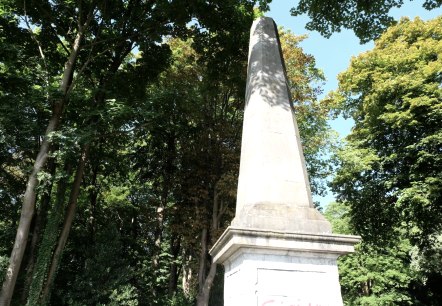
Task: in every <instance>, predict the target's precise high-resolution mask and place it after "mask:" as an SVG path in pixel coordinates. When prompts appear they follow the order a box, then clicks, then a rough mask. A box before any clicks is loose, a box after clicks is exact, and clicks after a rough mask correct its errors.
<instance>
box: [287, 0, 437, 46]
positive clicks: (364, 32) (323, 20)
mask: <svg viewBox="0 0 442 306" xmlns="http://www.w3.org/2000/svg"><path fill="white" fill-rule="evenodd" d="M403 3H404V1H403V0H388V1H385V0H370V1H366V0H345V1H342V0H333V1H321V0H301V1H299V3H298V4H297V6H296V7H294V8H292V10H291V13H292V15H293V16H298V15H301V14H308V16H309V18H310V21H309V22H308V23H307V25H306V27H307V29H309V30H315V31H318V32H319V33H321V34H322V35H324V36H325V37H330V35H332V34H333V32H339V31H340V30H341V29H342V28H344V29H352V30H353V31H354V32H355V34H356V36H358V37H359V39H360V40H361V42H368V41H370V40H372V39H374V38H377V37H379V36H380V35H381V34H382V33H383V32H384V31H385V29H386V28H387V27H388V26H391V25H393V24H395V23H396V21H395V20H394V18H393V17H391V16H390V15H388V12H389V11H390V9H392V8H395V7H401V6H402V4H403ZM441 5H442V1H440V0H425V1H423V3H422V6H423V7H424V8H426V9H428V10H431V9H435V8H438V7H440V6H441Z"/></svg>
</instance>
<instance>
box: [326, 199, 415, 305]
mask: <svg viewBox="0 0 442 306" xmlns="http://www.w3.org/2000/svg"><path fill="white" fill-rule="evenodd" d="M349 210H350V207H349V206H348V205H347V204H346V203H339V202H333V203H330V204H329V205H328V206H327V208H326V209H325V212H324V215H325V217H326V218H327V219H328V220H329V221H330V222H331V224H332V228H333V232H334V233H337V234H346V235H349V234H354V226H353V224H352V222H351V218H350V211H349ZM355 248H356V252H355V253H353V254H350V255H346V256H344V257H342V258H339V259H338V266H339V275H340V284H341V290H342V297H343V300H344V303H345V304H348V305H416V304H418V305H419V303H420V302H421V301H419V299H418V298H417V297H416V294H415V292H413V286H416V284H417V283H419V284H422V283H421V282H420V281H419V279H418V273H417V271H416V269H414V268H413V266H412V265H411V262H412V260H413V259H412V257H411V254H410V251H411V248H412V247H411V245H410V243H409V241H408V240H407V239H406V238H404V237H403V235H402V236H400V237H398V239H397V240H396V241H394V242H393V243H390V244H388V245H385V244H384V245H379V244H378V245H373V244H370V243H366V242H365V241H362V242H361V243H359V244H358V245H356V247H355Z"/></svg>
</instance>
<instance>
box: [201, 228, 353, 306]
mask: <svg viewBox="0 0 442 306" xmlns="http://www.w3.org/2000/svg"><path fill="white" fill-rule="evenodd" d="M359 239H360V237H358V236H348V235H330V234H329V235H326V234H316V235H315V234H306V233H287V232H277V231H268V230H258V229H245V228H234V227H229V228H227V230H226V231H225V232H224V234H223V235H222V236H221V237H220V239H219V240H218V241H217V243H216V244H215V245H214V246H213V248H212V249H211V250H210V253H211V254H212V256H213V260H214V261H215V262H217V263H222V264H224V269H225V273H224V305H225V306H237V305H259V306H264V305H267V306H270V305H287V306H288V305H305V306H307V305H309V306H311V305H322V306H324V305H339V306H340V305H342V297H341V288H340V285H339V274H338V266H337V258H338V256H340V255H342V254H348V253H351V252H353V251H354V247H353V245H354V244H355V243H357V242H358V241H359Z"/></svg>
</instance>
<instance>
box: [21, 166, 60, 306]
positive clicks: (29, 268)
mask: <svg viewBox="0 0 442 306" xmlns="http://www.w3.org/2000/svg"><path fill="white" fill-rule="evenodd" d="M55 169H56V163H55V161H54V160H53V159H51V160H50V161H49V162H48V170H49V173H50V174H51V177H54V174H55ZM53 185H54V180H51V182H50V184H49V185H48V186H47V188H46V190H45V192H44V194H43V195H42V197H41V201H40V207H39V209H38V211H37V213H36V214H35V217H34V220H33V226H32V228H33V229H32V240H31V243H30V245H29V252H28V253H29V254H28V255H27V257H28V261H27V264H26V277H25V283H24V287H23V292H22V294H21V301H20V303H21V304H22V305H24V304H26V299H27V297H28V292H29V287H30V286H31V283H32V274H33V272H34V266H35V262H36V257H37V256H36V254H37V245H38V244H39V243H40V240H41V239H40V238H41V232H42V229H43V227H44V225H45V224H46V219H47V214H48V210H49V207H50V202H51V194H52V187H53Z"/></svg>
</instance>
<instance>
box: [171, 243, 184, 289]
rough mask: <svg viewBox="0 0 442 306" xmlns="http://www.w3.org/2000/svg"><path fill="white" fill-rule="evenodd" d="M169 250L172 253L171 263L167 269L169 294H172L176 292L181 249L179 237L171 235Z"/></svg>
mask: <svg viewBox="0 0 442 306" xmlns="http://www.w3.org/2000/svg"><path fill="white" fill-rule="evenodd" d="M170 250H171V255H172V263H171V264H170V269H169V290H168V292H169V296H173V295H174V293H175V292H176V289H177V287H178V276H179V270H178V263H177V259H178V255H179V253H180V250H181V237H180V236H178V237H172V238H171V242H170Z"/></svg>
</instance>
